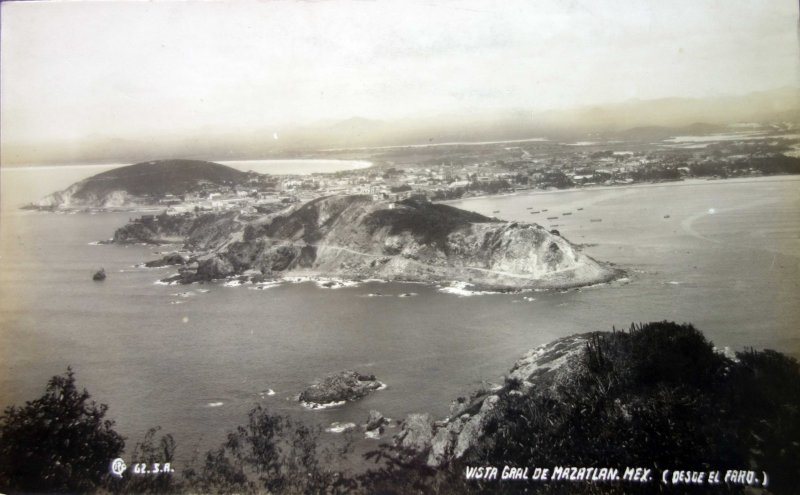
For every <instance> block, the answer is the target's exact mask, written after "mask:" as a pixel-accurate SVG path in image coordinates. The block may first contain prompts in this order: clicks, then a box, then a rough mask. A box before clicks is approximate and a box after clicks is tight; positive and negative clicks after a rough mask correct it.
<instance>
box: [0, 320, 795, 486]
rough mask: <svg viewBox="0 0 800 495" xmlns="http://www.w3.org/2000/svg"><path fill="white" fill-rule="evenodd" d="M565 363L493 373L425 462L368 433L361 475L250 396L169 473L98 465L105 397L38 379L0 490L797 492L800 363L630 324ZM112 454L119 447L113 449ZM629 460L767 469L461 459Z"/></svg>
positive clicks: (142, 457) (17, 412)
mask: <svg viewBox="0 0 800 495" xmlns="http://www.w3.org/2000/svg"><path fill="white" fill-rule="evenodd" d="M574 359H575V360H576V361H575V362H573V365H574V366H572V368H571V369H572V370H573V371H572V372H571V373H570V374H569V375H568V376H567V377H566V378H562V379H559V380H558V381H556V382H555V385H554V386H552V387H536V386H535V384H534V386H533V387H526V386H525V384H524V383H523V382H521V381H520V380H508V381H507V382H506V384H505V386H504V388H503V389H501V390H500V391H498V392H496V394H497V395H498V397H499V400H498V402H497V404H496V406H495V408H494V409H493V410H492V411H491V412H490V413H488V414H489V415H488V416H487V418H486V423H485V428H484V434H483V436H482V437H481V440H480V442H479V443H478V444H477V445H476V446H474V447H472V448H471V449H469V450H467V452H466V454H465V456H464V457H463V458H462V459H458V460H454V461H451V462H449V463H448V464H445V465H444V466H441V467H439V468H435V469H434V468H431V467H428V466H427V465H426V464H425V459H426V453H425V452H418V451H408V450H401V449H399V448H397V447H394V446H392V445H390V444H383V445H381V446H380V447H379V448H378V449H377V450H376V451H373V452H371V453H370V454H368V456H367V457H368V459H369V460H373V461H375V462H376V464H374V467H373V468H371V469H370V470H369V471H368V472H366V473H364V474H361V475H353V474H352V473H349V472H346V471H339V470H337V469H336V468H335V466H341V465H343V462H342V461H343V460H346V457H344V456H345V455H346V454H347V453H348V452H349V450H348V448H347V447H348V446H345V447H344V448H341V449H338V450H337V449H333V448H326V447H324V446H323V445H322V443H321V441H320V435H321V434H320V431H319V429H318V428H312V427H308V426H306V425H303V424H300V423H296V422H294V421H292V420H290V419H287V418H285V417H281V416H276V415H272V414H270V413H268V412H267V411H265V410H263V409H262V408H261V407H256V408H255V409H253V410H252V411H251V412H250V414H249V417H248V422H247V424H246V425H244V426H240V427H238V428H237V429H236V430H235V431H233V432H231V433H230V434H229V435H228V438H227V440H226V441H225V442H224V443H223V445H221V446H220V447H219V448H218V449H214V450H211V451H209V452H207V453H206V454H205V455H204V456H203V457H202V458H201V459H197V460H195V462H194V463H193V464H192V465H190V466H189V467H186V466H177V467H179V468H181V469H182V470H183V472H182V473H180V472H176V473H175V474H174V475H172V476H161V477H159V476H154V477H136V476H132V475H131V476H125V477H123V478H122V479H121V480H120V479H116V478H111V477H109V475H108V474H107V472H108V462H109V460H110V459H113V458H115V457H119V456H122V451H123V447H124V442H123V439H122V438H121V437H120V436H119V435H118V434H116V433H115V432H114V431H113V429H112V427H113V422H111V421H108V420H105V419H104V415H105V413H106V406H103V405H101V406H97V405H96V404H95V403H94V402H90V401H89V394H88V393H86V391H83V392H79V391H78V390H77V389H76V388H75V383H74V376H73V374H72V372H71V371H68V372H67V374H66V375H65V376H57V377H54V378H53V379H51V380H50V382H49V383H48V386H47V390H46V393H45V395H44V396H43V397H42V398H40V399H37V400H35V401H31V402H28V403H27V404H26V405H25V407H22V408H15V407H10V408H8V409H6V411H5V413H4V415H3V417H2V418H1V419H0V490H2V491H5V492H10V493H16V492H31V491H38V492H41V491H46V492H59V491H62V492H63V491H67V492H92V491H97V490H99V491H112V492H130V493H142V492H148V493H161V492H175V491H180V492H193V493H252V492H271V493H385V494H392V493H397V494H401V493H522V492H531V493H653V492H667V493H684V492H687V491H689V492H698V493H709V492H711V493H776V494H794V493H800V365H798V362H797V361H796V360H794V359H792V358H789V357H787V356H785V355H783V354H780V353H778V352H774V351H769V350H765V351H755V350H747V351H744V352H740V353H738V354H737V355H736V358H735V359H731V358H729V357H726V356H725V355H722V354H720V353H718V352H716V351H715V350H714V349H713V347H712V345H711V343H710V342H708V341H707V340H706V339H705V337H704V336H703V335H702V334H701V333H700V332H699V331H697V330H696V329H695V328H694V327H693V326H691V325H686V324H683V325H679V324H675V323H671V322H657V323H648V324H644V325H633V326H631V328H630V330H629V331H627V332H618V331H614V332H612V333H596V334H593V335H592V337H591V339H590V341H589V343H588V344H587V346H586V348H585V349H584V350H583V351H582V352H580V353H578V354H576V355H575V356H574ZM156 433H157V429H153V430H151V431H149V432H148V433H147V435H146V436H145V438H144V440H143V441H142V442H140V443H139V444H138V445H137V446H136V448H135V449H134V454H133V459H136V460H139V461H140V462H169V461H170V460H171V459H173V458H174V453H175V444H174V442H173V441H172V438H171V436H169V435H164V436H162V437H161V438H160V440H156ZM125 459H126V462H127V461H128V459H127V457H125ZM468 465H469V466H478V465H494V466H499V467H500V468H502V466H504V465H510V466H540V467H550V468H552V467H553V466H558V465H562V466H598V467H602V466H608V467H615V466H618V467H620V468H622V469H624V467H625V466H640V467H646V468H652V469H654V470H656V472H657V473H658V472H660V471H661V470H664V469H691V470H698V471H707V470H710V469H719V470H722V471H723V472H724V470H726V469H752V470H755V471H758V472H760V471H766V472H767V473H769V475H770V479H771V481H770V484H769V487H768V489H767V490H766V491H762V490H755V491H753V489H748V488H745V487H742V486H736V485H726V484H724V483H723V484H722V485H720V486H718V487H711V486H708V485H705V486H701V487H698V488H699V489H698V490H690V489H688V488H689V487H686V486H678V487H668V486H664V485H662V484H660V483H659V482H658V481H653V482H651V483H644V484H635V483H625V484H622V483H618V482H608V483H576V482H572V483H570V482H557V481H550V482H540V483H536V482H516V483H513V482H506V483H502V482H499V481H484V482H479V481H467V480H465V476H464V473H465V468H466V466H468Z"/></svg>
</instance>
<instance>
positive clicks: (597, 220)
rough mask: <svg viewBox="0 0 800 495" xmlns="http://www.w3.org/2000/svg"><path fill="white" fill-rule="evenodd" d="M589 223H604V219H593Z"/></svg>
mask: <svg viewBox="0 0 800 495" xmlns="http://www.w3.org/2000/svg"><path fill="white" fill-rule="evenodd" d="M589 221H590V222H602V221H603V219H602V218H592V219H591V220H589Z"/></svg>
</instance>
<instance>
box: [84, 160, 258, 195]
mask: <svg viewBox="0 0 800 495" xmlns="http://www.w3.org/2000/svg"><path fill="white" fill-rule="evenodd" d="M247 178H248V175H247V173H245V172H241V171H239V170H236V169H234V168H231V167H227V166H225V165H220V164H218V163H212V162H206V161H201V160H157V161H152V162H143V163H137V164H135V165H129V166H127V167H121V168H117V169H114V170H109V171H108V172H103V173H101V174H97V175H95V176H93V177H91V178H89V179H87V180H86V182H85V183H84V184H83V187H82V188H81V189H80V190H78V191H76V192H75V196H76V197H77V198H83V199H90V198H91V197H92V196H96V197H101V196H104V195H106V194H108V193H110V192H112V191H116V190H123V191H127V192H128V194H132V195H135V196H152V197H161V196H164V195H166V194H174V195H178V194H185V193H187V192H191V191H193V190H195V189H197V187H198V184H199V183H200V182H208V183H211V184H215V185H235V184H239V183H242V182H244V181H246V180H247Z"/></svg>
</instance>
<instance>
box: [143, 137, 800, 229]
mask: <svg viewBox="0 0 800 495" xmlns="http://www.w3.org/2000/svg"><path fill="white" fill-rule="evenodd" d="M778 130H779V131H782V132H783V134H781V133H778V134H763V135H758V136H756V137H753V136H752V135H750V134H742V135H741V136H736V135H733V138H736V137H739V138H740V139H732V138H731V136H722V137H720V136H711V137H710V138H709V137H707V136H695V137H693V138H694V139H689V138H686V139H685V141H681V139H680V138H672V139H669V140H665V142H667V143H668V144H666V145H659V146H653V145H648V144H644V143H639V144H631V143H630V142H627V143H626V142H619V141H617V142H614V141H602V142H578V143H571V144H562V143H551V142H542V141H534V140H531V141H530V142H524V143H513V146H508V145H502V144H495V143H493V144H486V145H481V146H469V145H462V146H458V147H450V148H448V149H445V150H442V149H436V148H433V150H434V151H433V152H430V151H428V152H424V153H420V151H419V150H418V149H415V148H413V147H398V148H397V149H393V150H389V151H386V150H382V151H381V152H380V153H372V154H369V155H366V156H359V159H367V160H369V161H370V162H371V163H372V164H373V165H372V166H371V167H368V168H363V169H355V170H345V171H338V172H334V173H315V174H311V175H293V174H284V175H268V174H258V173H255V172H250V173H248V176H247V179H246V180H245V181H242V182H239V183H237V184H230V185H224V184H223V185H220V184H214V183H210V182H205V183H204V182H201V183H199V184H198V187H197V188H196V189H195V190H194V191H191V192H189V193H186V194H183V195H172V194H166V195H164V196H161V197H153V198H140V200H139V201H138V202H139V203H140V204H151V205H152V204H156V205H158V206H159V207H160V208H163V209H165V210H166V212H167V213H168V214H173V213H185V212H196V211H227V210H236V209H238V210H241V212H242V213H253V214H255V213H259V212H265V211H274V210H275V208H276V206H279V205H287V204H292V203H296V202H304V201H308V200H310V199H314V198H318V197H321V196H327V195H332V194H358V195H371V196H373V198H375V199H382V200H394V201H396V200H402V199H406V198H409V197H412V196H414V197H421V198H425V199H427V200H430V201H442V200H452V199H461V198H467V197H474V196H485V195H492V194H508V193H513V192H519V191H531V190H553V189H569V188H592V187H609V186H626V185H631V184H637V183H653V182H671V181H681V180H685V179H691V178H705V179H708V180H715V179H724V178H731V177H744V176H761V175H775V174H797V173H800V158H798V156H797V155H798V154H799V153H798V146H797V142H798V141H797V139H796V137H797V135H796V134H794V135H791V134H788V133H789V132H791V131H793V129H780V128H779V129H778ZM714 139H718V140H714ZM698 142H699V143H700V144H698ZM342 153H343V154H342V156H343V157H350V155H346V154H345V153H346V150H343V152H342Z"/></svg>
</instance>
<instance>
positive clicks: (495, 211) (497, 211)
mask: <svg viewBox="0 0 800 495" xmlns="http://www.w3.org/2000/svg"><path fill="white" fill-rule="evenodd" d="M492 213H500V210H494V211H493V212H492Z"/></svg>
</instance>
